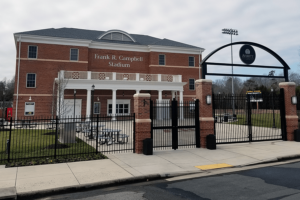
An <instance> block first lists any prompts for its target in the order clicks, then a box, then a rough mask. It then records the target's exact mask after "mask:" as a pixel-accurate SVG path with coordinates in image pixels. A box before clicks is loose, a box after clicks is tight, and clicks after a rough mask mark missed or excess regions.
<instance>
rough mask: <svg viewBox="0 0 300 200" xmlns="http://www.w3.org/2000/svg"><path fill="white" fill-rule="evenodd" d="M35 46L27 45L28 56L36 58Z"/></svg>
mask: <svg viewBox="0 0 300 200" xmlns="http://www.w3.org/2000/svg"><path fill="white" fill-rule="evenodd" d="M37 50H38V47H37V46H33V45H29V46H28V58H37Z"/></svg>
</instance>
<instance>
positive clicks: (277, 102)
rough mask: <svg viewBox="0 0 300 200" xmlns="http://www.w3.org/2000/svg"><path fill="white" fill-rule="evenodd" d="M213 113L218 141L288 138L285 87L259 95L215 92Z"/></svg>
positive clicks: (218, 142)
mask: <svg viewBox="0 0 300 200" xmlns="http://www.w3.org/2000/svg"><path fill="white" fill-rule="evenodd" d="M233 105H234V106H233ZM213 115H214V119H215V135H216V142H217V144H224V143H238V142H255V141H267V140H286V120H285V106H284V91H283V89H280V93H279V94H273V93H271V94H270V95H261V96H260V97H259V98H253V96H251V95H223V94H218V95H213Z"/></svg>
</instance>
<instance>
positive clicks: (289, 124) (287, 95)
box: [279, 82, 298, 141]
mask: <svg viewBox="0 0 300 200" xmlns="http://www.w3.org/2000/svg"><path fill="white" fill-rule="evenodd" d="M279 87H280V88H283V90H284V105H285V119H286V139H287V140H288V141H294V130H295V129H298V116H297V106H296V105H293V104H292V100H291V99H292V96H295V91H296V84H295V83H294V82H283V83H279Z"/></svg>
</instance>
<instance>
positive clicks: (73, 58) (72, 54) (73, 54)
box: [70, 49, 78, 61]
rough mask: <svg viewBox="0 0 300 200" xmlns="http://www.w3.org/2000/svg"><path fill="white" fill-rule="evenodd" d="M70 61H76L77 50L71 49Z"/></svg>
mask: <svg viewBox="0 0 300 200" xmlns="http://www.w3.org/2000/svg"><path fill="white" fill-rule="evenodd" d="M70 60H74V61H77V60H78V49H71V52H70Z"/></svg>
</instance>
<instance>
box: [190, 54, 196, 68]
mask: <svg viewBox="0 0 300 200" xmlns="http://www.w3.org/2000/svg"><path fill="white" fill-rule="evenodd" d="M189 67H195V57H194V56H189Z"/></svg>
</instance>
